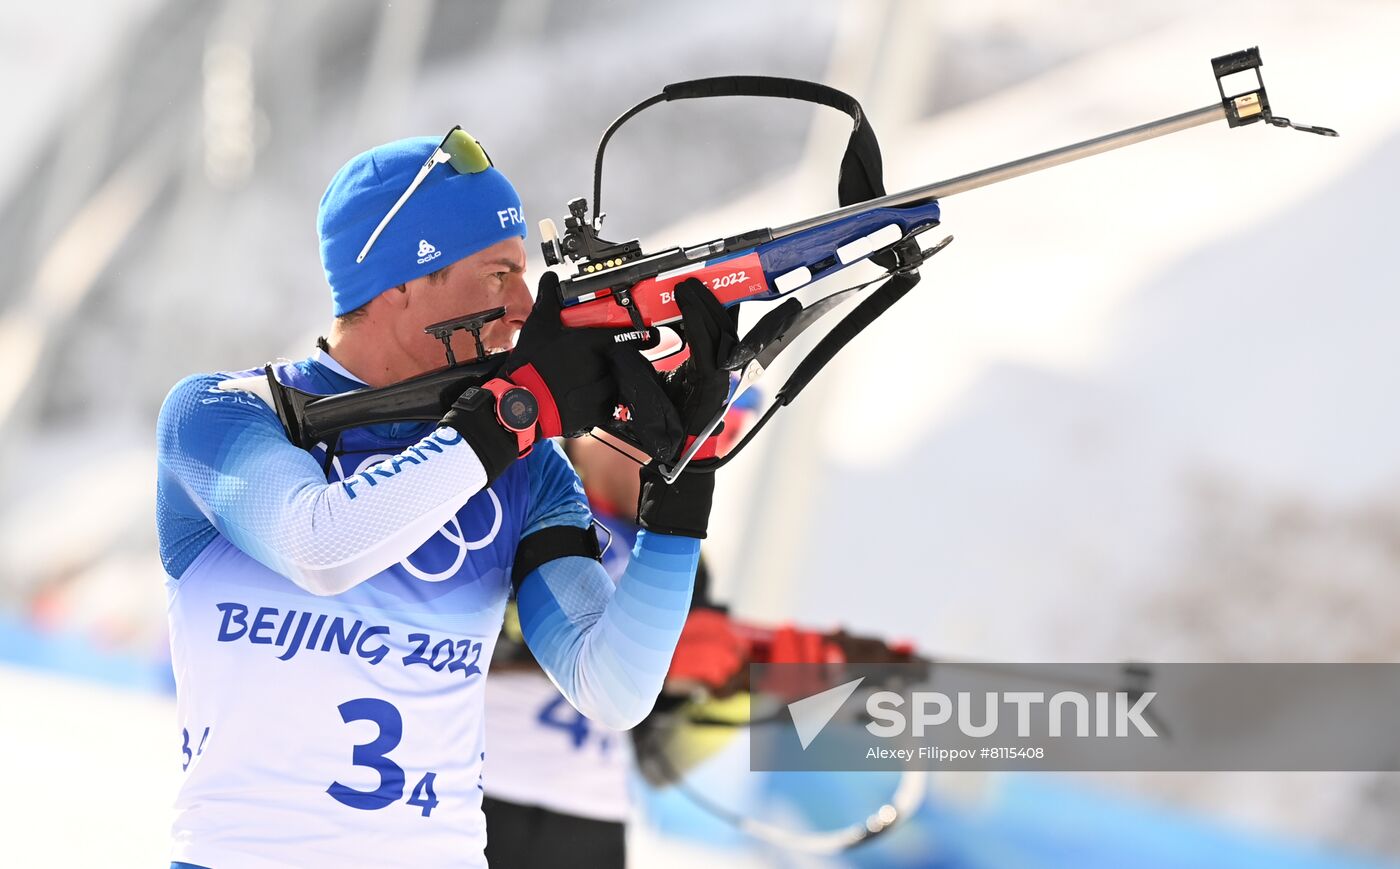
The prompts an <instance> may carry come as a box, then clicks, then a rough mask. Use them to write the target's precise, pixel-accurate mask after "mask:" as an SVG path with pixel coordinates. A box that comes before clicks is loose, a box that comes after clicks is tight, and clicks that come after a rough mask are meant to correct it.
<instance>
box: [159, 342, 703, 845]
mask: <svg viewBox="0 0 1400 869" xmlns="http://www.w3.org/2000/svg"><path fill="white" fill-rule="evenodd" d="M258 377H261V374H260V372H236V373H225V374H213V375H198V376H195V377H191V378H187V379H186V380H184V381H182V382H181V383H180V384H178V385H177V386H176V387H175V389H174V390H173V391H172V392H171V394H170V396H169V397H168V398H167V399H166V402H165V405H164V407H163V408H162V410H161V417H160V422H159V431H158V459H159V471H158V481H157V521H158V525H159V531H160V541H161V556H162V559H163V561H164V564H165V568H166V572H167V574H168V580H167V589H168V596H169V618H170V634H171V647H172V658H173V661H174V666H175V676H176V684H177V692H178V707H179V717H180V726H181V734H180V740H181V744H180V759H181V763H182V764H183V766H184V768H185V776H186V777H185V781H184V783H183V785H182V788H181V791H180V795H179V797H178V800H177V804H176V821H175V827H174V835H175V851H174V858H175V859H176V860H180V861H184V862H189V863H194V864H199V865H205V866H223V865H238V866H282V865H302V866H304V865H322V864H330V863H332V862H336V863H340V864H342V865H347V864H348V865H376V864H378V865H385V866H389V865H430V866H437V865H464V864H465V865H484V861H483V859H482V858H481V850H482V848H483V847H484V844H485V829H484V823H483V820H482V816H481V809H480V804H481V789H480V778H481V765H482V762H483V760H484V758H485V753H486V750H487V749H486V746H485V745H484V737H483V729H482V727H481V717H482V703H483V693H482V684H483V682H484V679H485V677H486V673H487V670H488V668H489V664H490V660H491V653H492V650H493V649H494V645H495V638H496V636H497V633H498V631H499V630H500V626H501V619H502V615H503V612H504V608H505V604H506V600H507V597H508V596H509V594H510V588H511V586H510V575H511V569H512V565H513V561H514V558H515V552H516V547H517V545H518V544H519V541H520V540H521V539H522V537H524V536H526V535H528V534H530V533H533V532H535V531H538V530H540V529H543V528H547V527H551V526H556V525H572V526H575V527H580V528H586V527H588V525H589V524H590V522H591V520H592V517H591V514H590V512H589V509H588V503H587V501H586V499H585V497H584V495H583V489H582V486H581V485H580V484H579V480H578V476H577V475H576V474H575V473H574V471H573V469H572V467H570V466H569V463H568V461H567V459H565V458H564V456H563V454H562V452H561V451H560V450H558V448H557V447H556V446H554V445H553V444H550V443H543V444H540V445H538V446H537V447H536V449H535V450H534V451H533V452H532V453H531V454H530V455H529V456H528V457H527V458H525V459H523V460H521V461H519V462H516V463H515V464H514V465H513V466H512V467H511V468H510V469H509V470H508V471H506V473H505V474H503V475H502V476H501V477H500V478H499V479H497V480H495V481H494V482H493V483H492V484H491V485H490V486H489V487H487V486H486V485H485V481H486V475H485V472H484V471H483V469H482V466H481V462H480V461H479V460H478V459H477V457H476V456H475V454H473V452H472V450H471V448H470V447H469V446H468V445H467V444H466V442H465V441H463V440H462V439H461V437H460V436H459V435H457V434H456V433H455V432H453V431H452V430H451V429H445V428H435V427H433V426H421V425H411V424H395V425H386V426H373V427H368V428H364V429H356V430H353V431H350V432H347V433H345V434H344V435H343V436H342V438H341V443H340V446H339V448H338V449H337V454H336V456H334V457H333V460H332V462H331V463H330V467H331V472H330V474H329V475H327V474H326V473H325V472H324V471H323V470H322V468H323V466H324V464H325V456H324V453H323V452H322V451H321V450H320V449H318V450H313V451H310V452H308V451H304V450H301V449H299V448H297V447H296V446H294V445H292V444H291V443H290V442H289V441H288V440H287V438H286V436H285V435H284V433H283V431H282V427H281V424H280V422H279V421H278V419H277V417H276V414H275V413H273V411H272V410H271V409H270V408H269V407H268V405H267V404H266V403H265V402H264V401H263V400H262V399H260V398H258V397H257V396H256V395H255V394H253V392H250V391H248V389H250V388H252V386H253V385H255V384H256V382H257V378H258ZM278 377H279V379H280V380H282V382H284V383H287V384H289V385H293V386H296V387H298V388H300V389H303V390H306V391H308V392H314V393H321V394H331V393H338V392H344V391H346V390H349V389H354V388H358V387H359V386H360V385H361V384H360V383H358V382H357V381H355V380H354V379H353V378H351V377H350V375H349V373H348V372H346V371H345V370H344V369H342V368H340V367H339V366H338V365H337V364H336V363H335V362H334V360H332V359H331V358H330V357H329V356H327V355H324V354H317V355H316V356H313V357H312V358H310V359H307V360H304V361H302V362H297V363H289V364H286V365H282V366H280V367H279V370H278ZM698 552H699V541H697V540H692V539H690V538H684V537H670V536H664V535H649V534H646V533H645V532H644V533H642V534H641V535H639V536H638V541H637V545H636V548H635V550H634V553H633V557H632V561H631V563H630V564H629V567H628V569H627V571H626V572H625V573H624V575H623V576H622V577H620V579H619V581H618V582H617V584H616V586H614V584H613V581H612V580H611V579H609V578H608V575H607V573H606V572H605V571H604V570H603V568H602V567H601V565H599V564H598V563H597V562H595V561H593V560H591V559H588V558H582V557H572V556H570V557H563V558H559V559H555V560H554V561H551V562H548V563H546V564H544V565H542V566H540V567H539V568H537V569H535V570H534V571H532V572H531V573H529V574H528V575H527V576H526V577H525V578H524V580H523V581H522V582H521V584H520V587H519V593H518V605H519V607H520V615H521V622H522V625H523V627H524V632H525V637H526V641H527V642H528V643H529V645H530V648H531V651H532V652H533V653H534V654H535V656H536V658H537V659H538V660H539V661H540V663H541V665H542V666H543V667H544V668H545V671H546V672H547V673H548V674H549V676H550V678H551V679H552V680H553V681H554V682H555V683H556V684H557V685H558V686H559V688H560V689H561V691H563V693H564V695H565V696H566V697H568V698H569V700H570V702H572V703H574V704H575V705H576V706H577V707H578V708H579V709H580V710H581V711H582V712H583V713H584V714H586V715H589V716H590V717H593V718H596V719H598V720H599V721H601V722H603V723H605V724H607V725H609V726H611V727H629V726H631V725H632V724H634V723H636V722H637V721H638V720H640V719H641V718H642V717H643V716H644V715H645V714H646V713H647V712H648V711H649V710H650V708H651V705H652V702H653V701H654V699H655V696H656V694H657V692H658V691H659V690H660V686H661V682H662V679H663V678H664V676H665V672H666V668H667V666H668V664H669V662H670V657H671V652H672V650H673V649H674V646H675V642H676V638H677V636H678V635H679V633H680V629H681V627H682V625H683V623H684V620H685V616H686V611H687V607H688V604H689V599H690V593H691V586H692V582H693V578H694V573H695V564H696V560H697V558H698Z"/></svg>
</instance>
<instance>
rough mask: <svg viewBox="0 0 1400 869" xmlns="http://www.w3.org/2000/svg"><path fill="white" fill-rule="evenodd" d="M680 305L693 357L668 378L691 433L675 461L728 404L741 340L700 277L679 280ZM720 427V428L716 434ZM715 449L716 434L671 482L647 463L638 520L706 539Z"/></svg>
mask: <svg viewBox="0 0 1400 869" xmlns="http://www.w3.org/2000/svg"><path fill="white" fill-rule="evenodd" d="M676 304H677V306H679V307H680V309H681V318H682V323H683V325H684V327H685V339H686V343H687V344H688V345H690V358H689V359H687V360H686V361H685V362H684V363H682V364H681V366H680V367H679V368H677V369H676V370H675V371H672V372H670V374H669V376H668V377H667V378H666V380H665V383H664V388H665V390H666V394H667V397H668V398H669V399H670V401H671V403H672V404H673V405H674V406H675V408H676V410H677V412H678V415H679V425H680V428H681V431H682V432H683V433H684V436H685V437H684V439H683V441H682V442H681V448H680V450H679V451H677V453H676V455H675V456H674V457H673V461H674V460H675V459H679V458H680V456H681V455H682V454H684V452H685V450H686V449H688V448H689V446H690V444H691V443H692V442H693V441H694V440H695V438H696V437H698V436H699V435H700V433H701V432H702V431H704V429H705V426H707V425H709V423H710V422H711V421H712V420H714V418H715V416H717V415H718V414H719V412H720V411H721V410H722V409H723V408H724V404H725V401H726V400H727V399H728V398H729V385H730V380H729V376H730V375H729V371H728V370H726V369H725V368H724V367H723V366H724V363H725V362H726V361H728V359H729V357H730V355H732V354H733V352H734V348H735V346H736V345H738V343H739V334H738V330H737V329H736V327H735V325H734V318H733V316H732V315H731V314H730V313H729V312H728V311H726V310H725V309H724V306H723V305H721V304H720V303H719V300H718V299H716V298H715V297H714V294H713V293H711V292H710V291H709V290H708V289H706V287H705V285H704V284H702V283H701V282H700V281H698V280H696V279H694V278H690V279H688V280H685V281H682V282H681V283H679V284H677V285H676ZM718 431H719V429H718V428H717V429H716V430H715V433H717V432H718ZM712 434H713V433H712ZM714 450H715V439H714V438H713V436H712V437H711V438H710V439H709V440H708V441H707V442H706V443H705V444H703V445H702V446H701V448H700V450H699V451H698V452H696V454H695V460H693V461H692V462H691V464H690V466H688V467H687V468H686V470H685V471H683V472H682V473H681V475H680V477H678V478H677V479H676V481H675V482H674V483H671V484H670V485H667V484H666V481H665V480H664V479H663V478H662V476H661V472H660V471H659V470H658V468H657V465H656V463H655V462H652V463H651V464H649V465H647V466H646V467H644V468H642V471H641V480H642V488H641V496H640V498H639V499H638V502H637V524H638V525H640V526H642V527H643V528H647V529H650V530H652V531H658V532H660V533H662V534H679V535H682V536H685V537H698V538H701V539H703V538H704V537H705V534H706V530H707V529H708V527H709V522H710V507H711V504H712V503H713V500H714V491H715V475H714V474H713V473H706V472H705V471H704V468H705V466H706V464H707V461H709V460H713V459H714V456H715V452H714Z"/></svg>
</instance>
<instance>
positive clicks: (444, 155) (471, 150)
mask: <svg viewBox="0 0 1400 869" xmlns="http://www.w3.org/2000/svg"><path fill="white" fill-rule="evenodd" d="M443 163H446V164H448V165H449V166H451V167H452V168H453V169H455V170H457V172H458V173H460V174H462V175H475V174H477V173H478V172H485V171H486V170H487V169H490V168H491V158H490V157H489V156H488V155H487V153H486V149H485V148H483V147H481V143H480V142H478V141H477V140H476V139H473V138H472V137H471V135H470V134H468V133H467V132H465V131H464V130H463V129H462V128H461V127H460V126H456V127H453V128H452V129H450V130H448V131H447V135H446V136H443V137H442V142H440V143H439V144H438V146H437V147H436V148H434V149H433V153H431V154H429V155H428V159H427V160H426V161H424V163H423V168H421V169H419V170H418V174H417V175H415V176H414V178H413V181H411V182H410V183H409V185H408V189H407V190H405V191H404V192H403V194H402V195H401V196H399V200H398V201H397V202H395V203H394V205H393V207H392V208H390V209H389V213H388V214H386V215H384V219H383V220H381V221H379V225H378V226H376V227H375V228H374V232H372V233H370V236H369V241H366V242H365V246H364V247H363V248H361V249H360V255H359V256H357V257H355V262H357V263H362V262H364V261H365V256H366V254H368V253H369V250H370V248H372V247H374V243H375V241H376V240H378V238H379V234H380V233H381V232H383V231H384V227H386V226H388V225H389V221H390V220H393V219H394V215H395V214H398V213H399V209H400V208H403V204H404V203H405V202H407V201H408V197H410V196H412V195H413V191H415V190H417V189H418V187H419V185H421V184H422V183H423V180H424V179H425V178H427V177H428V173H429V172H432V171H433V167H434V166H440V165H442V164H443Z"/></svg>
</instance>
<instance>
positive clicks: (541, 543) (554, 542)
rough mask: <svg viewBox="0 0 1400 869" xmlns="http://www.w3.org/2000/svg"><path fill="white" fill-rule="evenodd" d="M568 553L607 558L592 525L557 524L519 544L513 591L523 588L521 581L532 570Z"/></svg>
mask: <svg viewBox="0 0 1400 869" xmlns="http://www.w3.org/2000/svg"><path fill="white" fill-rule="evenodd" d="M568 555H581V556H583V557H584V558H591V559H593V560H594V561H601V560H602V559H603V551H602V550H601V549H599V548H598V534H597V532H596V531H594V530H593V526H592V525H590V526H588V527H587V528H575V527H574V526H572V525H555V526H553V527H551V528H543V529H541V530H539V531H536V532H535V533H534V534H530V535H527V536H526V537H524V538H522V539H521V541H520V544H519V545H518V546H516V547H515V566H514V567H513V568H512V569H511V572H510V587H511V593H512V594H514V593H515V592H518V591H520V583H521V582H522V581H523V580H524V579H525V577H526V576H528V575H529V574H530V571H532V570H534V569H535V568H537V567H539V566H540V565H541V564H546V563H548V562H551V561H553V560H554V559H556V558H563V557H565V556H568Z"/></svg>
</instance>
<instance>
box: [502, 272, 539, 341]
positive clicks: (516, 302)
mask: <svg viewBox="0 0 1400 869" xmlns="http://www.w3.org/2000/svg"><path fill="white" fill-rule="evenodd" d="M505 301H506V322H507V323H510V324H511V325H512V326H514V327H516V328H517V329H518V328H520V327H521V326H523V325H525V318H526V317H528V316H530V309H531V308H532V307H534V304H535V302H534V300H533V299H532V298H531V297H530V287H529V286H528V285H527V284H526V283H525V276H524V275H523V274H519V275H511V277H510V286H509V288H508V289H507V291H506V300H505Z"/></svg>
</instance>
